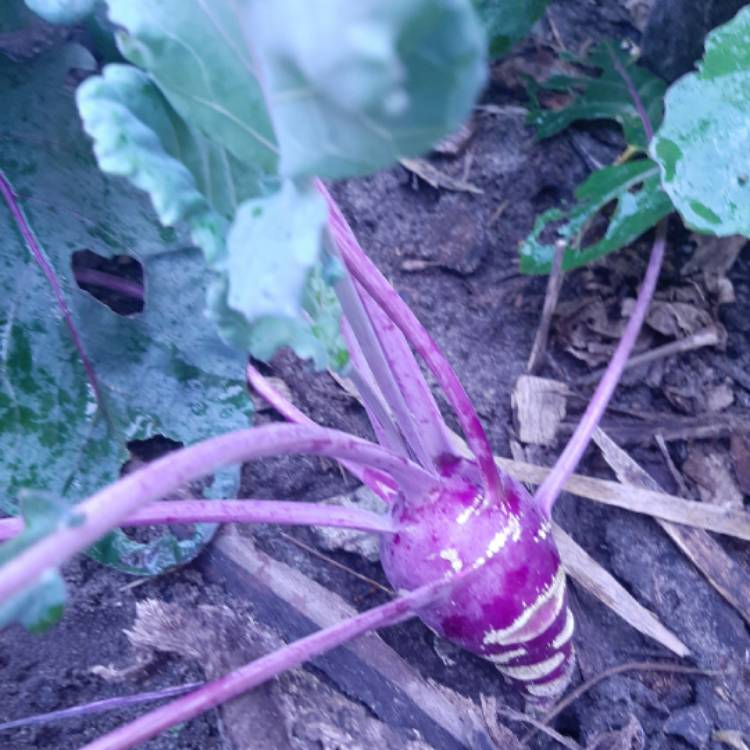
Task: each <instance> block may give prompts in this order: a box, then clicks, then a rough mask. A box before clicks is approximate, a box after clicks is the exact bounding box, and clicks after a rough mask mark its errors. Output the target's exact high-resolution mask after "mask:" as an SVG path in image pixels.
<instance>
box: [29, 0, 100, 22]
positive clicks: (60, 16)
mask: <svg viewBox="0 0 750 750" xmlns="http://www.w3.org/2000/svg"><path fill="white" fill-rule="evenodd" d="M97 2H98V0H26V5H28V6H29V8H31V10H33V11H34V13H36V14H37V15H39V16H41V17H42V18H43V19H44V20H45V21H49V22H50V23H69V24H72V23H78V22H79V21H81V20H83V19H84V18H86V16H88V15H90V14H91V13H93V11H94V6H95V5H96V4H97Z"/></svg>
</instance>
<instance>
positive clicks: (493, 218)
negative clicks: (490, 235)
mask: <svg viewBox="0 0 750 750" xmlns="http://www.w3.org/2000/svg"><path fill="white" fill-rule="evenodd" d="M506 208H508V201H507V200H504V201H500V203H498V205H497V208H496V209H495V210H494V211H493V212H492V216H490V220H489V221H488V222H487V226H488V227H491V226H492V225H493V224H494V223H495V222H496V221H497V220H498V219H499V218H500V217H501V216H502V215H503V214H504V213H505V209H506Z"/></svg>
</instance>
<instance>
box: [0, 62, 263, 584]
mask: <svg viewBox="0 0 750 750" xmlns="http://www.w3.org/2000/svg"><path fill="white" fill-rule="evenodd" d="M86 64H87V60H86V55H85V53H84V52H83V50H81V48H77V47H68V48H65V49H63V50H61V51H56V52H54V53H51V54H47V55H45V56H43V57H40V58H38V59H37V60H36V61H35V62H34V64H27V65H14V64H11V63H0V91H2V97H3V114H4V118H5V122H6V123H7V127H6V129H5V132H4V148H3V152H2V157H0V167H2V169H3V170H4V172H5V173H6V175H7V176H8V178H9V179H10V181H11V182H12V183H13V185H14V187H15V189H16V191H17V193H18V195H19V200H20V202H21V204H22V205H23V208H24V211H25V213H26V216H27V218H28V220H29V223H30V225H31V227H32V228H33V231H34V232H35V234H36V236H37V238H38V240H39V243H40V245H41V247H42V250H43V252H44V253H45V255H46V258H47V261H48V263H49V264H50V266H51V268H52V269H53V270H54V272H55V273H56V275H57V277H58V279H59V280H60V284H61V287H62V291H63V294H64V296H65V298H66V300H67V302H68V305H69V307H70V308H71V311H72V317H73V321H74V323H75V326H76V328H77V330H78V332H79V335H80V337H81V340H82V344H83V348H84V350H85V352H86V354H87V356H88V358H89V359H90V360H91V362H92V365H93V369H94V371H95V373H96V378H97V381H98V385H99V388H100V390H101V399H97V397H96V396H95V394H94V393H93V391H92V388H91V384H90V382H89V380H88V379H87V377H86V373H85V371H84V369H83V367H82V365H81V361H80V358H79V356H78V353H77V351H76V349H75V347H74V346H73V343H72V340H71V337H70V335H69V332H68V330H67V328H66V326H65V325H64V323H63V321H62V320H61V317H60V313H59V310H58V307H57V305H56V302H55V299H54V298H53V295H52V293H51V290H50V286H49V284H48V282H47V280H46V278H45V277H44V275H43V274H42V272H41V269H40V268H39V266H38V265H37V263H36V262H35V261H34V260H33V258H32V257H31V254H30V252H29V250H28V248H27V246H26V244H25V242H24V241H23V240H22V238H21V236H20V235H19V233H18V228H17V226H16V224H15V222H14V221H13V220H12V217H11V215H10V213H9V212H8V211H7V209H6V207H5V206H4V205H2V206H0V294H1V295H2V301H0V330H2V331H3V341H4V342H5V345H4V347H3V349H2V372H3V378H2V380H0V454H2V456H3V464H4V467H3V477H4V479H3V482H2V487H0V504H2V507H3V509H4V510H6V511H7V512H13V511H14V510H15V509H16V508H17V505H18V497H19V493H20V492H21V490H22V489H23V488H26V487H33V488H36V489H40V490H46V491H48V492H52V493H53V494H55V495H56V496H58V497H60V498H63V499H64V500H65V501H66V502H67V503H72V502H74V501H76V500H79V499H81V498H82V497H84V496H86V495H87V494H89V493H90V492H91V491H92V490H95V489H97V488H99V487H101V486H102V485H104V484H106V483H108V482H111V481H113V480H114V479H116V478H117V476H118V474H119V471H120V467H121V465H122V463H123V461H124V460H125V459H127V457H128V455H129V454H128V451H127V443H128V442H129V441H131V440H142V439H146V438H148V437H151V436H153V435H154V434H162V435H164V436H166V437H168V438H170V439H172V440H175V441H178V442H181V443H185V444H188V443H192V442H195V441H196V440H200V439H203V438H207V437H209V436H211V435H214V434H216V433H217V432H221V431H225V430H230V429H234V428H239V427H243V426H246V425H247V423H248V418H249V415H250V410H251V406H250V403H249V399H248V397H247V393H246V388H245V384H244V357H243V356H242V355H241V354H240V353H237V352H234V351H232V350H230V349H229V348H228V347H227V346H226V345H224V344H223V343H222V342H221V341H220V339H219V338H218V336H217V335H216V333H215V329H214V327H213V325H212V324H211V323H210V321H209V320H207V319H206V318H205V317H204V316H203V314H202V310H203V307H204V302H203V300H204V295H205V294H206V286H207V281H206V272H205V264H204V262H203V259H202V258H201V256H200V253H199V252H198V251H197V250H195V249H192V248H190V247H186V246H185V244H184V243H183V242H181V241H180V239H179V238H178V236H177V235H176V234H175V233H174V232H172V231H167V230H165V229H164V228H162V227H161V226H160V225H159V223H158V222H157V220H156V218H155V217H154V216H153V213H152V211H151V210H150V209H149V207H148V205H146V204H145V203H144V201H143V200H142V199H141V196H140V195H139V193H138V192H137V191H134V190H133V189H131V188H130V187H129V186H128V185H127V184H126V183H124V182H122V181H120V180H115V179H112V178H108V177H106V176H105V175H104V174H103V173H102V172H101V171H100V170H99V169H98V167H97V164H96V161H95V159H94V158H93V155H92V154H91V149H90V144H89V141H88V139H87V138H86V135H85V133H84V132H83V131H82V130H81V127H80V123H79V121H78V117H77V113H76V109H75V105H74V101H73V96H72V92H71V91H70V90H69V89H68V88H67V87H66V84H65V77H66V73H67V71H68V69H69V68H70V67H78V68H80V67H85V66H86ZM40 111H43V112H44V113H45V117H39V112H40ZM81 249H90V250H93V251H95V252H98V253H99V254H100V255H103V256H109V257H111V256H119V255H126V256H129V257H131V258H134V259H136V260H138V261H139V262H141V263H142V265H143V270H144V281H145V308H144V311H143V312H142V313H140V314H137V315H133V316H129V317H122V316H119V315H116V314H115V313H114V312H112V311H111V310H110V309H109V308H108V307H106V306H105V305H103V304H102V303H100V302H98V301H97V300H95V299H94V298H93V297H91V296H90V295H89V294H88V293H86V292H83V291H82V290H80V289H79V288H78V286H77V285H76V283H75V280H74V279H73V274H72V270H71V254H72V253H73V252H74V251H76V250H81ZM188 316H189V317H188ZM237 482H238V471H237V470H234V471H231V472H227V473H223V474H220V475H217V476H216V477H215V478H214V481H213V482H212V483H211V484H210V486H209V487H207V488H206V490H205V493H206V494H209V495H224V496H226V495H228V496H232V495H233V494H234V493H235V492H236V487H237ZM213 528H214V527H213V525H210V524H205V525H201V526H198V527H196V528H195V531H194V533H193V534H192V536H189V537H187V538H184V539H182V538H180V539H177V538H176V537H175V536H174V535H173V534H171V533H166V534H165V535H164V536H162V537H160V538H159V539H156V540H153V541H151V542H147V543H143V544H141V543H139V542H135V541H134V540H132V539H129V538H128V537H127V536H125V534H124V533H123V532H119V531H118V532H115V533H114V534H113V535H110V536H109V537H107V538H106V539H105V540H103V541H102V542H100V543H99V544H98V545H97V546H96V548H95V549H94V550H93V554H94V555H95V556H96V557H98V558H99V559H102V560H104V561H106V562H109V563H110V564H115V565H117V566H118V567H121V568H124V569H126V570H129V571H131V572H138V573H143V574H145V573H157V572H161V571H163V570H164V569H165V568H166V567H171V566H172V565H176V564H180V563H181V562H184V561H186V560H187V559H190V558H191V557H192V556H194V555H195V554H197V552H198V551H199V550H200V547H201V546H202V544H204V543H205V541H206V540H207V539H208V538H209V537H210V535H211V533H212V531H213Z"/></svg>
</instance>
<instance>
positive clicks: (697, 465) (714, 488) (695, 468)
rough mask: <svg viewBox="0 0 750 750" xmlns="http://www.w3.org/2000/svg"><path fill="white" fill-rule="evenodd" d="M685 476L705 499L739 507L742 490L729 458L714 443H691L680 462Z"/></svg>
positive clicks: (728, 506)
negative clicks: (683, 461) (685, 458)
mask: <svg viewBox="0 0 750 750" xmlns="http://www.w3.org/2000/svg"><path fill="white" fill-rule="evenodd" d="M682 471H683V472H684V474H685V476H687V477H688V478H689V479H692V481H693V482H694V484H695V485H696V487H697V488H698V494H699V496H700V499H701V500H702V501H703V502H704V503H711V504H712V505H719V506H721V507H723V508H735V509H740V510H741V509H742V508H743V503H742V492H740V488H739V487H738V486H737V482H736V481H735V479H734V474H733V472H732V465H731V458H730V456H729V454H728V453H726V452H725V451H724V449H723V448H722V447H721V446H719V445H716V444H713V443H693V444H692V445H690V447H689V449H688V457H687V460H686V461H685V463H684V464H683V465H682Z"/></svg>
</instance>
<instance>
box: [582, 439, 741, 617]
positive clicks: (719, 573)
mask: <svg viewBox="0 0 750 750" xmlns="http://www.w3.org/2000/svg"><path fill="white" fill-rule="evenodd" d="M594 442H596V444H597V445H598V446H599V449H600V450H601V451H602V455H603V456H604V458H605V460H606V461H607V463H608V464H609V465H610V467H611V468H612V470H613V471H614V472H615V475H616V476H617V478H618V479H619V480H620V481H621V482H624V483H626V484H630V485H632V486H633V487H645V488H646V489H649V490H652V491H657V492H658V491H659V490H660V487H659V485H658V484H657V483H656V481H655V480H654V479H653V478H652V477H651V476H650V475H649V474H648V473H647V472H646V471H644V470H643V469H642V468H641V467H640V466H639V465H638V464H637V463H636V462H635V461H634V460H633V459H632V458H631V457H630V456H629V455H628V454H627V453H626V452H625V451H624V450H622V448H620V447H619V446H618V445H616V444H615V443H614V441H613V440H611V438H609V437H608V436H607V435H606V434H605V433H604V432H603V431H602V430H597V431H596V432H595V433H594ZM706 507H712V506H706ZM741 512H743V513H744V511H741ZM655 520H656V522H657V523H658V524H659V525H660V526H661V527H662V529H664V531H665V532H666V533H667V535H668V536H669V538H670V539H671V540H672V541H673V542H674V543H675V544H676V545H677V546H678V547H679V548H680V549H681V550H682V551H683V553H684V554H685V555H686V556H687V557H688V558H689V559H690V560H691V561H692V562H693V564H694V565H695V566H696V567H697V568H698V569H699V570H700V571H701V573H703V575H704V576H706V578H707V579H708V581H709V583H710V584H711V585H712V586H713V587H714V588H715V589H716V590H717V591H718V592H719V594H721V596H723V597H724V599H726V600H727V601H728V602H729V603H730V604H731V605H732V606H733V607H734V608H735V609H736V610H737V611H738V612H739V613H740V614H741V615H742V617H743V618H744V619H745V621H746V622H748V623H750V578H748V575H747V573H746V572H745V571H744V570H743V569H742V568H741V567H740V566H739V565H737V564H736V563H735V562H734V560H732V558H731V557H729V555H727V553H726V552H724V550H723V549H722V547H721V546H720V545H719V543H718V542H717V541H715V540H714V539H713V538H712V537H711V536H710V535H709V534H707V533H706V532H705V531H702V530H700V529H691V528H688V527H686V526H681V525H678V524H675V523H669V522H667V521H664V520H661V519H659V518H657V519H655Z"/></svg>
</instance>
